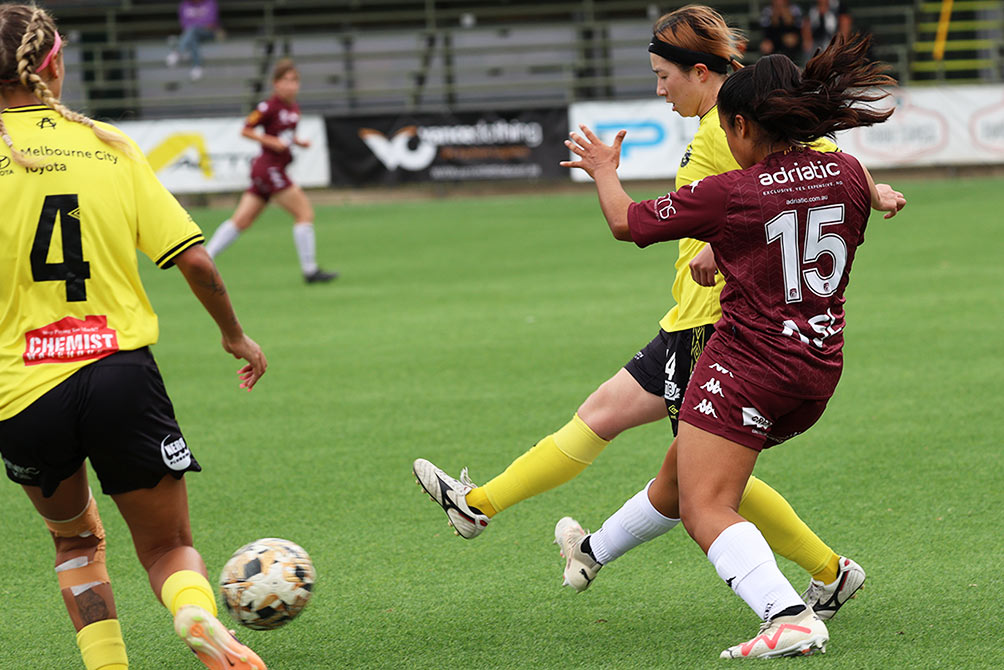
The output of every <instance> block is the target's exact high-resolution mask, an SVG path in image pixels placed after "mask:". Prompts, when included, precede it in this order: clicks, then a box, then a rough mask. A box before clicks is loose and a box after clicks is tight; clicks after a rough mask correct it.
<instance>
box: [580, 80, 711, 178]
mask: <svg viewBox="0 0 1004 670" xmlns="http://www.w3.org/2000/svg"><path fill="white" fill-rule="evenodd" d="M580 124H583V125H586V126H589V128H591V129H592V131H593V132H594V133H596V134H597V135H598V136H599V138H600V139H601V140H602V141H604V142H606V143H607V144H609V143H610V142H612V141H613V139H614V136H615V135H616V134H617V131H619V130H627V135H625V137H624V142H623V144H621V165H620V168H618V170H617V174H619V175H620V177H621V179H663V178H666V177H673V176H675V175H676V171H677V170H678V169H679V167H680V160H681V159H682V158H683V153H684V152H685V151H686V150H687V144H689V143H690V140H691V138H692V137H693V136H694V133H696V132H697V125H698V119H697V118H696V117H695V118H686V119H685V118H683V117H682V116H680V115H679V114H677V113H676V112H674V111H673V108H672V107H671V106H670V105H668V104H667V103H666V101H665V100H662V99H661V98H653V99H649V100H627V101H624V102H578V103H574V104H572V106H571V107H569V109H568V126H569V128H571V129H572V130H574V131H576V132H578V130H579V125H580ZM572 158H573V159H575V158H576V156H574V155H572ZM571 177H572V179H573V180H574V181H589V175H587V174H586V173H585V172H583V171H582V170H571Z"/></svg>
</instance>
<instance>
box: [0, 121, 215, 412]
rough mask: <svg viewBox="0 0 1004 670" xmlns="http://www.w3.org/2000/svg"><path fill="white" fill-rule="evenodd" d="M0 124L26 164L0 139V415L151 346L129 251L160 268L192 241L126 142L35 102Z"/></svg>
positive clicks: (152, 317) (175, 207)
mask: <svg viewBox="0 0 1004 670" xmlns="http://www.w3.org/2000/svg"><path fill="white" fill-rule="evenodd" d="M3 122H4V125H5V126H6V128H7V132H8V133H9V135H10V137H11V139H12V140H13V142H14V146H15V147H17V148H18V149H19V150H20V151H22V152H23V153H24V154H25V155H26V156H28V157H30V158H32V159H34V160H37V161H38V166H37V167H32V168H28V169H26V168H23V167H21V166H19V165H17V164H16V163H14V161H13V159H12V158H11V154H10V150H9V149H8V148H7V145H6V144H3V143H0V207H2V209H3V211H4V212H5V214H4V217H3V220H4V222H3V223H2V224H0V420H3V419H8V418H10V417H12V416H14V415H15V414H17V413H18V412H20V411H21V410H23V409H24V408H25V407H27V406H28V405H30V404H31V403H32V402H34V401H35V400H37V399H38V398H39V397H41V396H42V395H43V394H44V393H46V392H47V391H48V390H50V389H51V388H53V387H54V386H56V385H57V384H59V383H60V382H62V381H63V380H64V379H66V378H67V377H69V376H70V375H71V374H73V373H74V372H76V371H77V370H79V369H80V368H82V367H83V366H85V365H87V364H88V363H90V362H93V361H95V360H97V359H99V358H103V357H104V356H107V355H109V354H112V353H114V352H116V351H120V350H130V349H138V348H140V347H143V346H146V345H149V344H153V343H154V342H156V341H157V334H158V326H157V316H156V314H154V312H153V308H152V307H151V306H150V301H149V300H148V299H147V297H146V292H145V291H144V290H143V285H142V284H141V283H140V278H139V268H138V261H137V256H136V249H139V250H140V251H142V252H143V253H145V254H146V255H147V256H149V257H150V259H151V260H153V261H154V262H155V263H156V264H157V265H158V266H160V267H162V268H166V267H170V266H171V265H172V264H173V259H174V258H175V257H176V256H177V255H178V254H179V253H181V252H182V251H184V250H185V249H188V248H189V247H191V246H192V245H194V244H198V243H200V242H202V241H203V237H202V231H201V230H200V229H199V227H198V226H197V225H196V224H195V222H194V221H192V219H191V217H190V216H189V215H188V213H187V212H186V211H185V210H184V209H183V208H182V207H181V205H180V204H179V203H178V201H177V200H175V198H174V196H172V195H171V194H170V193H169V192H168V191H167V189H165V188H164V186H163V185H162V184H161V183H160V181H158V179H157V176H156V175H155V174H154V172H153V170H152V169H151V168H150V165H149V163H147V161H146V158H145V157H144V156H143V153H142V152H141V151H140V150H139V147H137V146H136V145H135V143H133V142H132V141H131V140H129V142H130V144H131V146H132V148H133V154H134V155H133V156H129V155H127V153H126V152H124V151H122V150H121V149H119V148H117V147H114V146H112V145H109V144H106V143H104V142H102V141H101V140H100V139H98V138H97V137H96V136H95V135H94V132H93V131H92V130H91V129H90V128H88V127H87V126H84V125H81V124H79V123H73V122H71V121H67V120H65V119H63V118H62V117H61V116H59V115H58V114H57V113H56V112H54V111H52V110H51V109H49V108H47V107H44V106H41V105H37V106H31V107H17V108H13V109H8V110H6V111H4V112H3ZM104 127H105V128H108V129H110V130H114V128H112V127H111V126H107V125H105V126H104Z"/></svg>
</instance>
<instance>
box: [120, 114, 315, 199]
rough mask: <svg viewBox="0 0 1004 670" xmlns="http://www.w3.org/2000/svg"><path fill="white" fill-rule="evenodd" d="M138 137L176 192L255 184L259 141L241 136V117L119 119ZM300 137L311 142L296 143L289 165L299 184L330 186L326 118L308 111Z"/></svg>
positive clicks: (233, 188) (299, 129)
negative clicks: (254, 163) (253, 168)
mask: <svg viewBox="0 0 1004 670" xmlns="http://www.w3.org/2000/svg"><path fill="white" fill-rule="evenodd" d="M115 125H116V126H117V127H119V128H121V129H122V132H124V133H126V134H127V135H129V137H131V138H133V139H134V140H136V143H137V144H139V147H140V149H142V150H143V153H145V154H146V156H147V159H148V160H149V161H150V164H151V165H152V166H153V169H154V171H155V172H156V173H157V176H158V177H159V178H160V180H161V182H163V183H164V185H165V186H166V187H167V188H168V190H169V191H171V192H172V193H211V192H219V191H242V190H244V189H246V188H247V187H248V186H249V185H250V183H251V177H250V172H251V161H252V160H254V158H255V157H256V156H257V155H258V154H259V153H261V145H260V144H259V143H258V142H255V141H254V140H249V139H247V138H245V137H243V136H241V129H242V128H244V119H243V118H223V119H219V118H217V119H164V120H158V121H123V122H120V123H117V124H115ZM296 134H297V137H299V138H301V139H305V140H308V141H309V142H310V146H309V147H306V148H304V147H295V146H294V147H293V162H292V163H291V164H290V166H289V167H288V168H287V169H286V171H287V173H288V174H289V176H290V178H291V179H292V180H293V181H294V182H296V183H297V184H299V185H300V186H328V185H329V183H330V181H331V179H330V174H329V173H330V169H331V168H330V165H329V163H328V141H327V135H326V133H325V129H324V120H323V119H322V118H321V117H320V116H304V117H302V118H301V119H300V123H299V124H298V126H297V130H296Z"/></svg>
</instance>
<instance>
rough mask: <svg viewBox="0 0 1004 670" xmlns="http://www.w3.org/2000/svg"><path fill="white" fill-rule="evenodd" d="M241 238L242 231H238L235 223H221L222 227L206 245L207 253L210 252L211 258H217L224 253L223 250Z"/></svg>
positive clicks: (228, 220)
mask: <svg viewBox="0 0 1004 670" xmlns="http://www.w3.org/2000/svg"><path fill="white" fill-rule="evenodd" d="M240 236H241V231H240V230H238V228H237V226H235V225H234V222H233V221H231V220H230V219H227V220H226V221H224V222H223V223H221V224H220V227H219V228H217V229H216V232H215V233H213V237H212V238H211V239H210V240H209V242H208V244H206V251H207V252H209V256H210V258H216V257H217V256H218V255H219V254H221V253H223V250H224V249H226V248H227V247H229V246H230V245H231V244H233V243H234V242H236V241H237V238H238V237H240Z"/></svg>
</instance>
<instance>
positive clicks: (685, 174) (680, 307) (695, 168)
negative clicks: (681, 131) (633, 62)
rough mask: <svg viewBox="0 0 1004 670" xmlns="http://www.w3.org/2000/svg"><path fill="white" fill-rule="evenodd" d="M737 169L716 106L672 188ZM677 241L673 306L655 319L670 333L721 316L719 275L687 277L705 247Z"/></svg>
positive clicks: (828, 146)
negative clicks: (704, 281) (706, 280)
mask: <svg viewBox="0 0 1004 670" xmlns="http://www.w3.org/2000/svg"><path fill="white" fill-rule="evenodd" d="M811 146H812V148H813V149H815V150H816V151H836V150H837V145H835V144H834V143H833V142H831V141H829V140H827V139H820V140H817V141H816V142H814V143H813V144H812V145H811ZM738 169H739V163H737V162H736V159H735V158H733V156H732V152H731V151H730V150H729V145H728V142H727V141H726V139H725V131H724V130H722V127H721V125H720V124H719V121H718V106H717V105H716V106H714V107H712V108H711V109H710V110H708V111H707V112H706V113H705V114H704V116H702V117H701V123H700V126H699V127H698V128H697V132H696V133H695V134H694V139H692V140H691V141H690V144H689V145H688V146H687V151H686V152H684V154H683V159H682V160H681V161H680V170H679V172H677V173H676V186H675V190H680V189H681V188H683V187H684V186H686V185H687V184H690V183H692V182H695V181H697V180H698V179H704V178H705V177H710V176H712V175H716V174H721V173H723V172H728V171H729V170H738ZM679 244H680V255H679V256H678V257H677V259H676V266H675V267H676V278H675V279H674V280H673V299H674V300H676V305H674V306H673V308H672V309H671V310H669V312H667V313H666V316H664V317H662V320H661V321H660V322H659V327H660V328H662V330H665V331H666V332H670V333H671V332H675V331H679V330H688V329H690V328H696V327H697V326H704V325H707V324H713V323H715V322H716V321H718V319H719V318H721V316H722V307H721V304H720V303H719V300H720V299H721V295H722V287H724V286H725V280H724V279H723V278H722V275H721V274H718V275H717V276H716V277H715V285H714V286H701V285H700V284H698V283H697V282H695V281H694V280H693V278H692V277H691V276H690V261H692V260H694V257H695V256H697V254H698V253H699V252H700V251H701V249H703V248H704V247H705V243H704V242H701V241H700V240H692V239H682V240H680V242H679Z"/></svg>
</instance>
